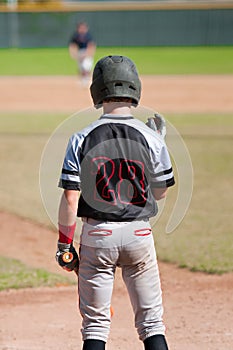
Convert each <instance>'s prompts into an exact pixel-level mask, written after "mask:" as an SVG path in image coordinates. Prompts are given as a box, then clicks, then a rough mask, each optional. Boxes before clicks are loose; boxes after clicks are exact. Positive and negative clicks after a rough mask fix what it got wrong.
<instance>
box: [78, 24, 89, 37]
mask: <svg viewBox="0 0 233 350" xmlns="http://www.w3.org/2000/svg"><path fill="white" fill-rule="evenodd" d="M77 32H78V33H80V34H85V33H87V32H88V25H87V23H86V22H78V23H77Z"/></svg>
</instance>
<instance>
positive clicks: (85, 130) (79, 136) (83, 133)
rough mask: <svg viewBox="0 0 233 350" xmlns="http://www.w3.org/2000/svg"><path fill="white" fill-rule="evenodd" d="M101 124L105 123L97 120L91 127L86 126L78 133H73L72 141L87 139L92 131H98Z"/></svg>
mask: <svg viewBox="0 0 233 350" xmlns="http://www.w3.org/2000/svg"><path fill="white" fill-rule="evenodd" d="M101 124H103V122H102V121H101V120H100V119H97V120H95V121H93V122H92V123H90V124H89V125H87V126H85V127H84V128H83V129H81V130H78V131H77V132H75V133H73V134H72V135H71V139H72V140H76V139H82V138H85V137H87V135H88V134H89V133H90V132H91V131H93V130H94V129H96V128H97V127H98V126H99V125H101Z"/></svg>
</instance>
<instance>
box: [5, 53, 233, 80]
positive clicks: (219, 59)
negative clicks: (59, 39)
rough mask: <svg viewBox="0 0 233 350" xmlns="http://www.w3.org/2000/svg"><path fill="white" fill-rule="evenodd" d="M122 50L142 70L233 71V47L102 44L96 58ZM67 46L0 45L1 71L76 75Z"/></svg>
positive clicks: (188, 72) (173, 71)
mask: <svg viewBox="0 0 233 350" xmlns="http://www.w3.org/2000/svg"><path fill="white" fill-rule="evenodd" d="M109 54H110V55H111V54H120V55H125V56H129V57H130V58H131V59H132V60H134V61H135V63H136V65H137V67H138V70H139V72H140V74H232V73H233V47H231V46H229V47H144V48H142V47H132V48H126V47H112V48H111V47H98V49H97V52H96V56H95V61H97V60H98V59H99V58H101V57H103V56H105V55H109ZM75 73H76V63H75V61H73V60H71V59H70V57H69V54H68V49H67V48H55V49H54V48H40V49H39V48H38V49H0V75H2V76H4V75H73V74H75Z"/></svg>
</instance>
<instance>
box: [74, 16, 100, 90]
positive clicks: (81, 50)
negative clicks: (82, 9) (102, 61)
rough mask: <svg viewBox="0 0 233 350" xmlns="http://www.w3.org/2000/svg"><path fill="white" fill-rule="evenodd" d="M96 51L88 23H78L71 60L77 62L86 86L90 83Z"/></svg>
mask: <svg viewBox="0 0 233 350" xmlns="http://www.w3.org/2000/svg"><path fill="white" fill-rule="evenodd" d="M95 50H96V45H95V42H94V40H93V38H92V36H91V34H90V32H89V28H88V25H87V23H85V22H80V23H78V24H77V28H76V31H75V33H74V34H73V35H72V37H71V39H70V43H69V53H70V56H71V58H73V59H75V60H76V61H77V64H78V69H79V72H80V74H81V82H82V84H83V85H84V86H85V85H86V84H87V83H89V78H90V73H91V70H92V66H93V57H94V54H95Z"/></svg>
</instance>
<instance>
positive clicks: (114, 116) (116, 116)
mask: <svg viewBox="0 0 233 350" xmlns="http://www.w3.org/2000/svg"><path fill="white" fill-rule="evenodd" d="M100 119H112V120H128V119H134V117H133V116H132V115H122V114H103V115H101V117H100Z"/></svg>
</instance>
